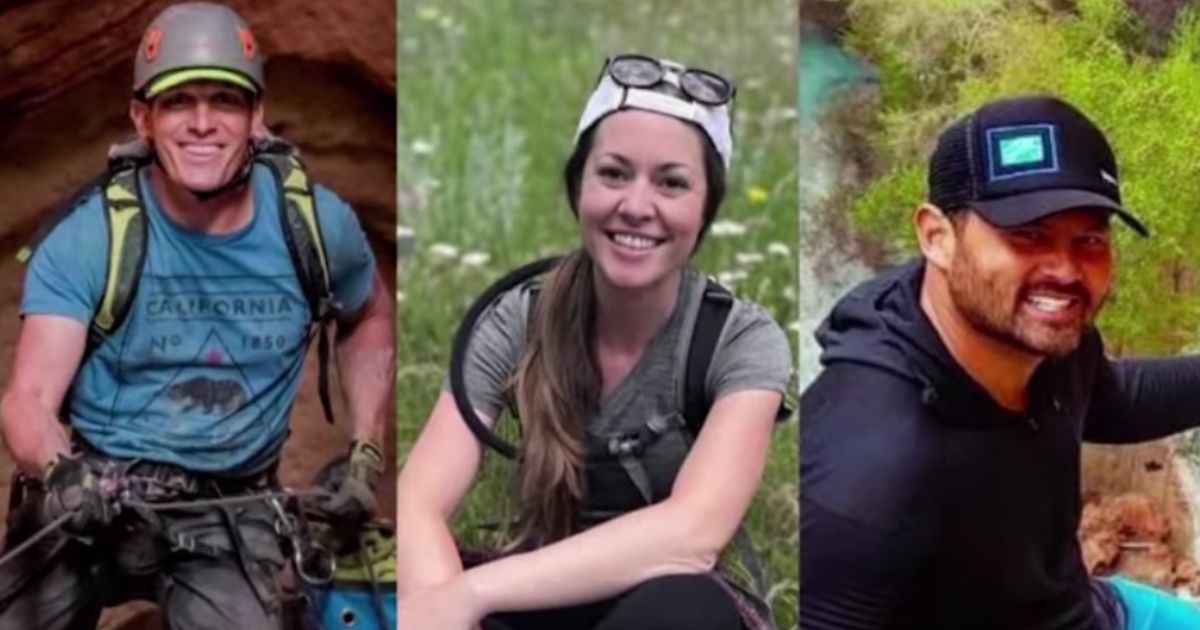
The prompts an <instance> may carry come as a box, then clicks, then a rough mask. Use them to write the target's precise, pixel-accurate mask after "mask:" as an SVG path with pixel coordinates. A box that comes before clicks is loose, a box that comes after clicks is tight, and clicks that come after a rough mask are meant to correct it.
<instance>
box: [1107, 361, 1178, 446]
mask: <svg viewBox="0 0 1200 630" xmlns="http://www.w3.org/2000/svg"><path fill="white" fill-rule="evenodd" d="M1110 380H1111V382H1106V381H1110ZM1097 392H1098V397H1097V399H1096V400H1095V401H1093V402H1092V412H1091V415H1090V417H1089V419H1088V424H1087V427H1086V430H1085V433H1084V437H1085V439H1087V440H1088V441H1091V442H1102V443H1130V442H1144V441H1147V440H1154V439H1158V438H1162V437H1166V436H1168V435H1173V434H1175V433H1179V432H1180V431H1186V430H1188V429H1193V428H1196V427H1198V426H1200V356H1186V357H1175V358H1169V359H1139V360H1122V361H1114V362H1112V365H1111V372H1109V373H1108V374H1104V375H1103V376H1102V378H1101V379H1100V382H1099V383H1098V385H1097Z"/></svg>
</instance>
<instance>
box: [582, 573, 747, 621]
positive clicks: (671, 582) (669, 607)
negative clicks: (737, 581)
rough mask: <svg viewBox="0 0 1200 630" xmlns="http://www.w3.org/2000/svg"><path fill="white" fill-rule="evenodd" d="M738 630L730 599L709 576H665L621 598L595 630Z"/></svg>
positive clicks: (736, 615)
mask: <svg viewBox="0 0 1200 630" xmlns="http://www.w3.org/2000/svg"><path fill="white" fill-rule="evenodd" d="M617 628H620V629H622V630H668V629H672V628H688V629H689V630H741V628H742V619H741V615H740V614H739V613H738V609H737V605H736V604H735V603H734V600H733V596H732V595H730V593H729V592H728V591H727V590H725V588H724V587H722V586H721V584H719V583H718V582H717V579H716V578H715V577H713V576H711V575H668V576H663V577H659V578H654V579H651V580H647V581H646V582H643V583H642V584H639V585H638V586H636V587H634V588H633V589H631V590H630V591H629V592H627V593H626V594H625V595H623V596H621V597H620V598H619V600H618V601H617V602H616V604H615V605H614V606H613V608H612V612H611V613H610V614H608V615H607V616H606V617H605V618H604V621H603V622H601V623H600V625H598V626H597V627H596V630H616V629H617Z"/></svg>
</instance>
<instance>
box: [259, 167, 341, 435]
mask: <svg viewBox="0 0 1200 630" xmlns="http://www.w3.org/2000/svg"><path fill="white" fill-rule="evenodd" d="M255 159H256V160H257V161H259V162H261V163H263V164H265V165H266V166H267V167H268V168H269V169H270V171H271V173H272V174H273V175H274V176H275V184H276V188H277V193H278V195H279V200H280V203H279V220H280V225H281V227H282V228H283V237H284V241H286V242H287V247H288V254H289V255H290V256H291V258H292V266H293V267H294V268H295V270H296V277H297V278H298V279H299V280H300V287H301V290H302V291H303V292H304V298H305V299H306V300H307V301H308V308H309V314H310V316H311V319H312V323H313V325H314V326H315V327H316V329H317V333H318V335H319V338H318V341H317V364H318V369H319V375H318V380H317V390H318V393H319V394H320V398H321V407H322V409H323V410H324V411H325V419H326V420H328V421H329V423H330V424H333V404H332V402H331V399H330V396H329V360H330V341H329V326H330V325H331V324H332V323H333V321H334V319H335V317H336V315H337V307H336V304H335V303H334V298H333V286H332V280H331V278H330V273H329V264H328V259H327V258H326V256H325V240H324V237H323V235H322V234H321V223H320V220H319V219H318V217H317V205H316V197H315V196H314V195H313V189H312V180H310V179H309V177H308V173H307V172H306V171H305V169H304V167H303V165H301V163H300V160H299V159H298V158H297V157H296V156H295V155H291V154H289V153H282V152H280V153H276V152H270V151H267V152H262V153H259V154H258V155H256V156H255Z"/></svg>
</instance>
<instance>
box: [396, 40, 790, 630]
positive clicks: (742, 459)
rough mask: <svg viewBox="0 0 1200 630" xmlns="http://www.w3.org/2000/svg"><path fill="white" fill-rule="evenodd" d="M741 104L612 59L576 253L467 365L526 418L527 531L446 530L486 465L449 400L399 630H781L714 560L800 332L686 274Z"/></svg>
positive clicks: (414, 480)
mask: <svg viewBox="0 0 1200 630" xmlns="http://www.w3.org/2000/svg"><path fill="white" fill-rule="evenodd" d="M733 104H734V88H733V85H732V83H731V82H730V81H728V80H727V79H725V78H723V77H721V76H719V75H716V74H714V73H711V72H707V71H702V70H697V69H692V68H689V67H687V66H684V65H681V64H679V63H676V62H673V61H669V60H665V59H656V58H651V57H645V56H640V55H619V56H616V57H611V58H609V59H608V60H607V61H606V62H605V65H604V69H603V71H602V73H601V75H600V79H599V81H598V82H597V84H596V86H595V89H594V90H593V92H592V94H591V96H590V98H589V99H588V102H587V105H586V107H585V109H584V113H583V115H582V116H581V117H580V119H579V123H578V125H577V127H576V133H575V138H576V142H575V146H574V150H573V152H572V153H571V155H570V157H569V158H568V159H567V161H566V165H565V167H564V169H563V178H564V184H565V188H566V194H567V202H568V205H569V206H570V208H571V209H572V211H573V212H574V213H575V215H576V217H577V219H578V221H577V234H578V237H577V239H578V240H577V242H578V243H580V246H579V248H578V249H576V250H575V251H574V252H573V253H571V254H569V255H568V256H566V257H565V258H564V259H563V260H562V261H561V262H560V263H558V265H557V266H556V267H555V268H554V269H553V270H551V271H550V273H549V275H548V276H547V277H546V278H545V280H544V281H543V282H541V283H540V284H537V285H534V284H526V285H524V286H520V287H518V288H517V289H514V290H511V291H509V292H508V293H506V294H504V295H502V296H501V297H499V299H498V300H497V301H496V302H495V304H494V305H493V306H492V308H490V309H488V310H487V311H485V313H484V315H483V317H482V318H481V319H480V320H479V321H478V323H477V324H476V325H475V328H474V335H473V341H472V342H471V343H470V344H469V345H468V347H467V350H466V356H465V359H464V364H465V368H464V371H463V374H462V377H463V380H464V382H465V383H466V385H467V390H468V392H469V396H468V398H469V401H470V407H471V409H468V410H466V411H467V412H470V413H473V414H477V415H479V416H482V417H483V418H484V421H485V423H487V424H489V425H491V424H493V423H494V421H495V420H497V419H499V417H500V415H501V413H502V412H503V411H504V410H505V409H506V408H511V409H512V410H513V411H514V413H515V415H517V416H518V417H519V418H520V422H521V433H522V439H521V444H520V452H519V457H518V463H517V469H516V471H515V472H516V477H517V482H516V484H515V485H516V496H515V501H516V505H515V510H516V513H517V518H516V520H515V524H514V527H513V528H512V529H511V531H510V532H509V534H510V535H509V537H508V540H507V541H506V544H505V545H503V546H502V547H501V548H499V549H490V550H483V551H482V552H481V550H464V549H460V548H459V546H458V545H457V544H456V542H455V540H454V538H453V536H452V535H451V532H450V528H449V523H448V518H447V517H448V516H449V514H450V513H452V512H453V511H454V509H455V507H456V506H457V505H458V504H459V503H460V502H461V501H462V499H463V498H464V495H465V493H466V491H467V489H468V487H469V485H470V483H471V480H472V479H473V477H474V476H475V474H476V472H477V471H478V467H479V463H480V455H481V453H480V450H479V446H478V444H477V442H476V438H475V436H474V435H472V433H471V432H469V431H468V430H467V426H466V424H465V423H464V422H463V417H462V416H463V414H464V410H462V409H459V408H457V407H456V405H455V400H454V398H453V397H452V396H451V393H450V392H449V391H443V393H442V395H441V396H440V397H439V399H438V400H437V402H436V404H435V405H434V408H433V410H432V412H431V413H430V415H429V418H428V420H427V422H426V424H425V426H424V428H423V429H422V431H421V435H420V437H419V438H418V439H417V441H416V444H415V445H414V446H413V448H412V450H411V452H410V453H409V456H408V461H407V462H406V464H405V466H404V469H403V471H402V473H401V477H400V481H399V484H398V490H399V499H398V511H399V514H400V518H399V529H398V532H397V534H398V535H397V540H398V548H399V570H398V575H399V580H398V581H399V588H400V595H401V599H400V619H401V621H400V625H401V627H415V628H444V629H446V630H469V629H470V628H472V627H474V626H475V625H476V624H479V623H482V626H483V627H484V628H486V629H488V630H492V629H495V630H502V629H503V630H507V629H512V630H518V629H527V628H562V627H570V628H580V629H586V628H595V629H616V628H622V629H640V628H646V629H648V628H683V627H686V628H694V629H706V628H711V629H714V630H715V629H722V630H726V629H728V630H736V629H739V628H750V629H751V630H758V629H761V628H769V627H772V621H771V619H770V617H769V615H767V614H766V607H765V602H764V601H763V599H762V598H761V595H762V594H761V593H759V594H758V596H755V595H752V594H750V593H749V592H746V591H744V590H741V589H739V588H738V587H737V586H735V585H734V584H733V582H732V581H731V580H729V579H728V576H727V575H725V574H724V573H722V572H720V571H717V570H716V568H717V565H718V557H719V556H720V554H721V551H722V549H723V548H724V547H725V546H726V545H727V544H729V543H730V541H731V540H732V539H733V537H734V536H735V534H736V533H737V532H739V531H740V523H741V521H742V519H743V516H744V514H745V512H746V509H747V508H748V506H749V503H750V500H751V498H752V496H753V494H754V492H755V489H756V488H757V486H758V483H759V480H760V478H761V476H762V472H763V469H764V466H765V464H766V460H767V456H768V453H769V445H770V438H771V434H772V430H773V427H774V424H775V422H776V420H777V419H779V418H783V417H786V416H787V410H786V407H785V406H784V404H783V395H784V393H786V391H787V386H788V378H789V370H790V366H791V364H792V361H791V358H790V355H789V352H788V343H787V338H786V336H785V334H784V333H783V331H782V330H781V328H780V327H779V325H778V324H776V323H775V322H774V321H773V320H772V319H771V317H770V316H769V315H767V314H766V312H765V311H764V310H763V309H762V308H761V307H759V306H758V305H756V304H754V303H752V302H749V301H744V300H740V299H737V298H735V297H733V296H732V294H731V293H730V292H729V291H728V290H727V289H725V288H723V287H720V286H719V285H717V284H716V283H714V282H712V281H707V280H706V279H705V277H704V276H703V275H701V274H700V273H698V272H697V271H696V270H694V269H693V268H692V267H691V266H690V260H691V257H692V255H693V254H694V253H695V252H696V250H697V249H698V247H699V244H700V242H701V240H702V237H703V235H704V233H705V232H706V231H707V229H708V227H709V225H710V224H711V223H712V222H713V220H714V218H715V217H716V214H717V210H718V208H719V207H720V205H721V202H722V199H723V198H724V194H725V188H726V178H727V172H728V169H729V166H730V164H731V161H732V155H733V143H732V129H731V114H730V110H731V109H732V107H733ZM714 305H719V306H714ZM714 308H715V309H719V310H720V312H721V313H722V315H721V316H720V317H722V318H723V320H722V321H721V322H720V323H719V324H717V325H716V326H715V327H712V326H708V327H706V326H701V325H700V324H699V323H698V322H700V321H710V320H709V319H708V316H707V315H705V313H712V312H713V309H714ZM705 342H707V343H708V344H710V346H709V347H710V350H711V351H712V352H713V354H712V356H711V361H712V362H711V366H710V367H709V369H707V370H705V371H703V372H700V374H701V378H700V379H699V382H698V383H696V384H695V386H696V387H697V388H699V389H700V390H703V391H690V392H689V391H687V390H686V389H685V388H684V387H683V381H684V380H685V379H684V370H685V367H687V362H688V354H689V350H690V349H691V348H694V347H696V345H697V344H698V343H699V344H703V343H705ZM688 380H689V381H690V379H688ZM692 386H693V384H692V383H690V382H689V384H688V387H689V388H690V387H692ZM447 389H448V386H447ZM694 395H698V396H699V399H700V401H701V403H700V405H699V408H698V409H697V408H692V407H690V405H691V402H692V400H693V396H694ZM685 401H686V402H687V405H685V404H684V403H685ZM741 535H744V534H741Z"/></svg>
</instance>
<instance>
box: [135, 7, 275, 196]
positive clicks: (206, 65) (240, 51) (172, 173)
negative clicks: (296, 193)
mask: <svg viewBox="0 0 1200 630" xmlns="http://www.w3.org/2000/svg"><path fill="white" fill-rule="evenodd" d="M263 85H264V83H263V58H262V53H261V51H260V50H259V48H258V44H257V42H256V41H255V39H254V35H253V34H252V33H251V31H250V28H249V27H248V26H247V25H246V23H245V22H244V21H243V20H242V19H241V17H239V16H238V15H237V14H236V13H234V11H233V10H232V9H230V8H228V7H225V6H221V5H216V4H208V3H199V2H197V3H186V4H178V5H175V6H172V7H169V8H168V9H166V10H165V11H163V12H162V13H161V14H159V16H158V17H157V18H155V20H154V22H153V23H151V24H150V27H149V28H147V29H146V33H145V34H144V35H143V36H142V41H141V44H140V45H139V46H138V52H137V56H136V58H135V60H134V70H133V95H134V98H133V100H132V101H131V102H130V105H129V113H130V117H131V118H132V119H133V123H134V126H135V127H136V128H137V132H138V137H139V139H141V140H142V141H143V142H145V143H147V144H148V146H146V147H145V149H146V150H148V151H149V152H151V153H152V155H153V156H154V159H155V163H156V165H157V166H158V167H159V169H161V171H159V169H156V174H158V175H159V176H160V178H161V179H165V180H169V181H170V182H171V183H173V184H174V185H175V186H177V187H180V188H183V189H186V190H187V191H189V192H191V193H192V194H193V195H194V196H195V197H196V199H197V200H198V201H204V200H206V199H208V198H212V197H215V196H217V195H219V194H221V193H224V192H229V191H232V190H235V189H236V188H237V187H238V186H240V185H241V184H243V183H245V181H246V180H247V178H249V176H250V160H249V155H250V152H251V150H252V148H253V144H254V142H255V140H256V139H258V140H259V141H262V139H263V137H264V135H265V128H264V126H263V101H262V95H263ZM163 176H165V177H163Z"/></svg>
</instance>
